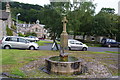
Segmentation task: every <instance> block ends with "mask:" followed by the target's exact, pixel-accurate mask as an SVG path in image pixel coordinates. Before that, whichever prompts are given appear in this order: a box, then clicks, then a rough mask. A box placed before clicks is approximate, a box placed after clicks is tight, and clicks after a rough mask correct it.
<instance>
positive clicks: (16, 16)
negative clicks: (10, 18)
mask: <svg viewBox="0 0 120 80" xmlns="http://www.w3.org/2000/svg"><path fill="white" fill-rule="evenodd" d="M20 15H21V14H20V13H18V14H17V15H16V27H17V34H18V16H20Z"/></svg>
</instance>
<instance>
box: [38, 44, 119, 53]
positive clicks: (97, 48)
mask: <svg viewBox="0 0 120 80" xmlns="http://www.w3.org/2000/svg"><path fill="white" fill-rule="evenodd" d="M51 47H52V44H48V45H46V46H40V47H39V50H51ZM54 50H56V47H55V48H54ZM88 51H94V52H105V51H113V52H118V51H120V48H117V47H111V48H108V47H89V48H88Z"/></svg>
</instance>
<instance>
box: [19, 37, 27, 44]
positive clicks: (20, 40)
mask: <svg viewBox="0 0 120 80" xmlns="http://www.w3.org/2000/svg"><path fill="white" fill-rule="evenodd" d="M18 42H24V43H26V40H25V39H22V38H18Z"/></svg>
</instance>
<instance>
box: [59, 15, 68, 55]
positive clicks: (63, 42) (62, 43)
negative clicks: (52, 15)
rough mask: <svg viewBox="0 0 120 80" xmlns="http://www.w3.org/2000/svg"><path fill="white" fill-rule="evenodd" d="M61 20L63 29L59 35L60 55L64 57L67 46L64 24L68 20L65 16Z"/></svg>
mask: <svg viewBox="0 0 120 80" xmlns="http://www.w3.org/2000/svg"><path fill="white" fill-rule="evenodd" d="M62 22H63V31H62V33H61V36H60V47H61V49H60V56H62V57H64V56H67V55H66V54H65V53H64V52H65V50H67V48H68V34H67V32H66V24H67V22H68V20H67V19H66V17H64V18H63V20H62Z"/></svg>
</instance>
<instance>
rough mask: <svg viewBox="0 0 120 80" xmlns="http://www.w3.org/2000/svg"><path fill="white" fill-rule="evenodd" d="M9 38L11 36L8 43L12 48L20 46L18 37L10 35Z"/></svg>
mask: <svg viewBox="0 0 120 80" xmlns="http://www.w3.org/2000/svg"><path fill="white" fill-rule="evenodd" d="M8 38H9V41H7V44H9V45H10V46H11V48H18V45H17V38H16V37H8ZM6 40H7V39H6Z"/></svg>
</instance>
